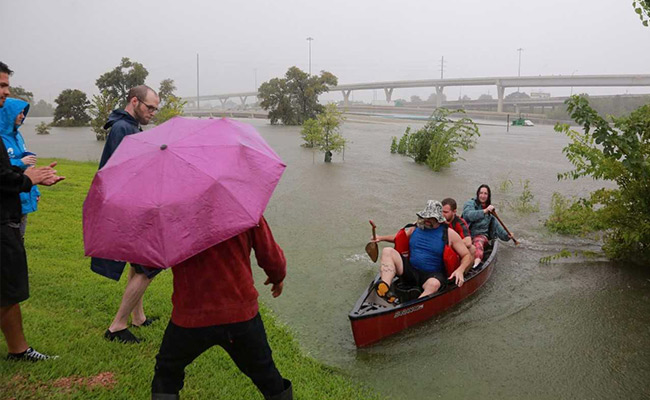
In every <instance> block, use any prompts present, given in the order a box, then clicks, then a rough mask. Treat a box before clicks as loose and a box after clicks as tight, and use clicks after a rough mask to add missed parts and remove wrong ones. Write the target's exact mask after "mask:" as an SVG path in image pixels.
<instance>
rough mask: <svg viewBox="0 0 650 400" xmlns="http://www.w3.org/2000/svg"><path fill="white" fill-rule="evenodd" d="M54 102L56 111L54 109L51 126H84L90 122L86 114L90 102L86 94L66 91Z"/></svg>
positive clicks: (73, 90)
mask: <svg viewBox="0 0 650 400" xmlns="http://www.w3.org/2000/svg"><path fill="white" fill-rule="evenodd" d="M54 102H55V103H56V109H54V121H53V122H52V125H53V126H85V125H88V122H90V117H89V116H88V114H86V110H87V109H88V107H90V102H89V101H88V98H87V97H86V93H84V92H82V91H81V90H78V89H66V90H64V91H63V92H61V94H59V96H58V97H57V98H56V100H54Z"/></svg>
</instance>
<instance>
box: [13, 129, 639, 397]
mask: <svg viewBox="0 0 650 400" xmlns="http://www.w3.org/2000/svg"><path fill="white" fill-rule="evenodd" d="M353 118H354V120H353V119H350V120H348V121H347V122H346V123H345V124H344V126H343V129H342V132H343V134H344V136H345V137H346V138H348V139H349V140H350V144H349V147H348V148H347V149H346V151H345V160H344V161H343V160H342V156H341V155H338V156H335V157H334V161H335V162H334V163H332V164H330V165H326V164H324V163H323V162H322V159H323V156H322V154H319V153H316V154H314V153H312V151H311V150H308V149H304V148H302V147H300V138H299V128H296V127H281V126H280V127H278V126H270V125H268V123H267V122H266V121H261V120H245V121H246V122H249V123H252V124H254V125H255V126H256V127H257V128H258V129H259V130H260V132H261V133H262V135H263V136H264V137H265V138H266V139H267V140H268V142H269V143H270V144H271V146H272V147H273V148H274V149H275V150H276V151H277V152H278V154H280V156H281V157H282V158H283V160H284V161H285V162H286V164H287V170H286V172H285V175H284V176H283V178H282V181H281V183H280V185H279V186H278V188H277V189H276V192H275V194H274V196H273V199H272V200H271V203H270V204H269V206H268V209H267V212H266V216H267V218H268V220H269V223H270V224H271V227H272V228H273V232H274V234H275V236H276V239H277V240H278V241H279V243H281V244H282V246H283V248H284V250H285V253H286V256H287V259H288V262H289V266H288V268H289V275H288V278H287V281H286V286H285V291H284V293H283V295H282V296H281V297H280V298H278V299H272V298H271V297H270V295H269V293H267V287H262V286H261V285H259V286H260V291H261V292H262V299H263V300H264V301H265V302H266V303H267V304H269V305H270V306H271V307H272V308H273V309H274V310H275V311H276V313H277V315H278V318H279V319H280V320H281V321H283V322H285V323H286V324H287V325H288V326H289V327H290V328H291V329H292V331H293V332H295V334H296V337H297V338H298V340H299V341H300V343H301V345H302V346H303V348H304V349H305V350H306V351H308V352H309V353H310V354H312V355H313V356H315V357H316V358H318V359H320V360H323V361H325V362H326V363H328V364H331V365H334V366H337V367H340V368H341V369H342V370H343V371H345V372H346V373H348V374H350V375H352V376H355V377H357V378H358V379H360V380H361V381H363V382H365V383H366V384H368V385H369V386H372V387H374V388H376V389H377V390H379V391H381V392H383V393H385V394H387V395H389V396H390V397H391V398H393V399H424V398H444V399H464V398H469V397H474V396H475V397H483V398H527V399H547V398H579V399H587V398H589V399H592V398H593V399H613V398H626V399H632V398H648V397H650V389H649V385H648V382H650V290H649V288H650V272H649V271H647V269H646V270H642V269H630V268H627V267H624V268H617V267H614V266H613V265H611V264H610V263H609V262H607V261H606V260H596V261H590V262H585V261H584V260H580V259H569V260H565V261H561V262H558V263H554V264H551V265H540V264H539V263H538V260H539V258H540V257H543V256H546V255H549V254H553V253H555V252H557V251H559V250H560V249H561V248H563V247H568V248H571V249H594V248H596V247H595V245H594V243H591V242H590V241H588V240H585V239H573V238H571V239H567V238H563V237H559V236H554V235H549V234H547V233H546V232H545V231H544V229H543V228H542V227H541V226H540V222H541V221H543V219H544V218H545V217H546V216H547V215H548V213H549V211H548V209H549V204H550V199H551V194H552V193H553V192H554V191H558V192H561V193H563V194H565V195H585V194H586V193H588V192H589V191H591V190H593V189H595V188H597V187H599V185H600V184H599V183H598V182H594V181H592V180H588V179H585V180H579V181H577V182H558V181H557V179H556V175H557V173H558V172H563V171H566V170H567V169H569V168H570V165H569V164H568V162H567V161H566V160H565V158H564V156H563V155H562V153H561V148H562V147H563V145H564V144H565V143H566V139H565V138H564V137H563V136H561V135H560V134H557V133H555V132H553V129H552V127H549V126H535V127H511V129H510V132H509V133H506V131H505V126H494V125H482V126H481V127H480V131H481V137H480V138H479V142H478V145H477V147H476V149H474V150H472V151H470V152H469V153H466V154H464V155H463V156H464V157H465V158H466V160H465V161H462V160H461V161H458V162H457V163H456V164H454V165H453V166H452V167H451V168H449V169H447V170H445V171H443V172H440V173H433V172H431V171H429V170H428V169H427V168H426V167H424V166H420V165H416V164H414V163H413V162H412V161H410V160H409V159H408V158H405V157H402V156H398V155H393V154H390V153H389V147H390V140H391V136H401V134H402V133H403V132H404V129H405V127H406V126H407V125H408V124H409V122H406V121H390V120H387V119H376V120H375V122H373V123H368V122H367V121H364V120H362V118H363V117H353ZM38 122H39V119H38V118H31V119H30V118H27V120H26V126H25V127H24V128H23V129H22V130H23V133H24V134H25V137H26V141H27V143H28V145H29V147H30V149H31V150H32V151H34V152H36V153H37V154H38V155H39V156H41V157H47V156H56V157H63V158H71V159H75V160H97V159H98V158H99V155H100V153H101V149H102V147H103V143H100V142H97V141H96V140H95V138H94V134H93V133H92V132H91V131H90V129H87V128H63V129H61V128H53V129H52V133H51V135H48V136H38V137H37V136H36V135H35V134H34V131H33V128H34V126H35V125H36V123H38ZM492 123H493V122H492ZM422 124H423V122H420V121H416V122H412V123H411V125H412V126H414V127H415V126H421V125H422ZM61 172H62V173H63V174H64V175H65V171H61ZM526 179H530V182H531V189H532V192H533V194H534V195H535V200H536V201H539V203H540V209H541V211H540V212H539V213H536V214H530V215H518V214H516V213H515V212H514V211H512V210H511V209H510V208H509V207H508V203H512V202H513V201H514V200H515V198H516V197H517V196H518V195H519V194H521V190H522V184H521V181H524V180H526ZM505 180H511V181H512V182H513V187H512V189H511V190H510V191H509V192H507V193H501V192H499V190H498V188H499V186H500V183H501V182H503V181H505ZM481 183H488V184H490V185H491V187H492V189H493V202H494V203H496V204H497V205H498V206H499V207H498V208H499V210H500V216H501V218H502V219H503V220H504V222H506V223H507V224H508V227H509V228H510V230H511V231H512V232H513V233H514V234H515V235H516V236H517V237H518V238H519V239H520V241H521V245H520V246H517V247H515V246H514V245H512V244H511V243H508V244H506V245H504V246H502V247H501V249H502V251H501V252H500V254H499V257H498V258H499V259H498V262H497V264H496V269H495V272H494V274H493V275H492V277H491V279H490V280H489V281H488V282H487V283H486V285H485V286H484V287H483V288H482V289H481V290H480V291H479V292H478V293H476V294H475V295H474V296H473V297H471V298H470V299H468V300H467V301H466V302H464V303H462V304H461V305H459V306H457V307H455V308H453V309H452V310H451V311H449V312H447V313H444V314H443V315H441V316H439V317H437V318H435V319H433V320H431V321H429V322H426V323H424V324H422V325H420V326H417V327H414V328H412V329H409V330H407V331H405V332H402V333H401V334H399V335H397V336H394V337H392V338H389V339H387V340H385V341H383V342H380V343H379V344H377V345H375V346H372V347H370V348H368V349H362V350H357V349H356V348H355V346H354V342H353V339H352V334H351V332H350V327H349V321H348V319H347V314H348V312H349V311H350V309H351V308H352V306H353V304H354V302H355V301H356V300H357V297H358V296H359V295H360V294H361V292H362V291H363V290H364V289H365V287H366V286H367V285H368V283H369V281H370V280H371V279H372V278H373V277H374V275H375V270H376V268H377V265H376V264H373V263H371V262H370V261H369V260H368V259H367V257H366V256H365V253H364V250H363V249H364V246H365V244H366V243H367V241H368V239H369V237H370V226H369V224H368V219H373V221H374V222H375V223H376V224H377V225H378V233H379V234H390V233H394V232H395V231H396V230H397V229H398V228H400V227H401V226H403V225H404V224H405V223H407V222H410V221H412V220H413V219H414V217H415V211H417V210H419V209H421V208H423V206H424V205H425V203H426V200H427V199H438V200H440V199H442V198H444V197H449V196H451V197H454V198H456V200H457V201H458V202H459V203H461V204H462V202H464V201H465V200H467V199H468V198H470V197H472V196H473V193H474V192H475V190H476V188H477V187H478V185H479V184H481ZM256 277H257V281H258V282H260V281H262V275H261V274H260V273H259V271H257V274H256Z"/></svg>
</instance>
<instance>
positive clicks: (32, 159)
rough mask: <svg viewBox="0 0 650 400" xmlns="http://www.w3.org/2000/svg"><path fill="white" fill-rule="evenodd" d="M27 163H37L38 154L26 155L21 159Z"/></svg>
mask: <svg viewBox="0 0 650 400" xmlns="http://www.w3.org/2000/svg"><path fill="white" fill-rule="evenodd" d="M20 161H22V162H23V164H25V165H34V164H36V156H25V157H23V158H21V159H20Z"/></svg>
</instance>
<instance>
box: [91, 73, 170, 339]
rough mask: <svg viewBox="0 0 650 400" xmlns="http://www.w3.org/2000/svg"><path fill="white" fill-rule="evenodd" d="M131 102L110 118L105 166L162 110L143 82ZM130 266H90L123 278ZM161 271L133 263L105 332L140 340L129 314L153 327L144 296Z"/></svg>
mask: <svg viewBox="0 0 650 400" xmlns="http://www.w3.org/2000/svg"><path fill="white" fill-rule="evenodd" d="M127 101H128V103H127V105H126V107H124V110H114V111H113V112H112V113H111V115H110V116H109V117H108V122H106V124H105V125H104V129H110V132H109V133H108V137H107V138H106V144H105V145H104V151H103V153H102V158H101V160H100V161H99V168H100V169H101V168H102V167H103V166H104V164H106V162H107V161H108V159H109V158H110V157H111V155H112V154H113V153H114V152H115V150H116V149H117V146H119V144H120V143H121V142H122V139H124V137H125V136H127V135H132V134H135V133H138V132H142V128H141V126H142V125H147V124H148V123H149V121H151V119H152V118H153V116H154V115H155V114H156V112H157V111H158V105H159V104H160V99H159V98H158V94H156V92H155V91H154V90H153V89H151V88H150V87H148V86H146V85H140V86H136V87H134V88H132V89H131V90H129V94H128V96H127ZM125 266H126V263H125V262H121V261H114V260H106V259H101V258H92V260H91V263H90V268H91V269H92V270H93V271H95V272H96V273H98V274H100V275H102V276H105V277H107V278H110V279H114V280H116V281H119V279H120V277H121V276H122V272H123V271H124V267H125ZM160 271H161V270H160V269H154V268H147V267H144V266H141V265H137V264H131V267H130V268H129V272H128V282H127V284H126V289H125V290H124V295H123V296H122V302H121V304H120V308H119V309H118V311H117V314H116V315H115V319H113V322H112V323H111V325H110V326H109V327H108V329H107V330H106V332H105V333H104V337H105V338H106V339H108V340H111V341H112V340H117V341H119V342H122V343H139V342H140V340H139V339H138V338H137V337H136V336H135V335H133V333H131V331H129V329H128V322H129V315H131V325H132V326H134V327H142V326H149V325H151V323H152V322H153V319H150V318H147V317H146V316H145V314H144V308H143V306H142V297H143V296H144V292H145V290H146V289H147V287H148V286H149V283H151V280H152V279H153V278H154V276H156V275H157V274H158V273H159V272H160Z"/></svg>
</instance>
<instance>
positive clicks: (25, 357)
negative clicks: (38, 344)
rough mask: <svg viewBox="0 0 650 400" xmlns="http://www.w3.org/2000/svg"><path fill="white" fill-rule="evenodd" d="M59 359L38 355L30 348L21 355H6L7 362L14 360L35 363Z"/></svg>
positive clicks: (38, 353)
mask: <svg viewBox="0 0 650 400" xmlns="http://www.w3.org/2000/svg"><path fill="white" fill-rule="evenodd" d="M57 358H59V356H48V355H47V354H43V353H40V352H38V351H36V350H34V349H32V348H31V347H30V348H28V349H27V350H25V351H24V352H22V353H18V354H15V353H9V354H8V355H7V360H14V361H31V362H36V361H45V360H55V359H57Z"/></svg>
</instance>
